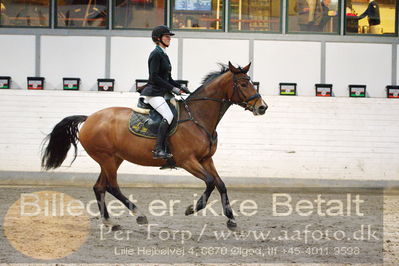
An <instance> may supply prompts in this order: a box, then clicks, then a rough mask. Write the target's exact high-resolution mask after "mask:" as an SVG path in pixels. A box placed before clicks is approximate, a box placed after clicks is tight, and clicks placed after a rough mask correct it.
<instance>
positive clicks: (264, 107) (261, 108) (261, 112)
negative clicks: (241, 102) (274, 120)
mask: <svg viewBox="0 0 399 266" xmlns="http://www.w3.org/2000/svg"><path fill="white" fill-rule="evenodd" d="M266 110H267V105H266V104H265V105H261V106H259V107H258V108H257V109H256V113H257V114H258V115H264V114H265V113H266Z"/></svg>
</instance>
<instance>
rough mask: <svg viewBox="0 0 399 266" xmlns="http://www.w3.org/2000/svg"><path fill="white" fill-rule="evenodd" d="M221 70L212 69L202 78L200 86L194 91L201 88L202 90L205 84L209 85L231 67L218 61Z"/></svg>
mask: <svg viewBox="0 0 399 266" xmlns="http://www.w3.org/2000/svg"><path fill="white" fill-rule="evenodd" d="M218 65H219V67H220V70H216V71H212V72H209V73H208V74H206V76H205V77H204V78H203V79H202V81H201V86H199V87H198V88H197V89H196V90H195V91H194V92H193V94H194V93H196V92H198V91H199V90H201V89H202V88H203V87H204V86H206V85H208V84H209V83H210V82H211V81H212V80H214V79H215V78H217V77H219V76H221V75H223V74H224V73H226V72H227V71H229V67H228V66H227V65H225V64H222V63H218Z"/></svg>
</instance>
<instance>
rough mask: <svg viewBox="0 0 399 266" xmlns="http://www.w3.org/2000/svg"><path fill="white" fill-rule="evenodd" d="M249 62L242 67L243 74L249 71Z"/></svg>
mask: <svg viewBox="0 0 399 266" xmlns="http://www.w3.org/2000/svg"><path fill="white" fill-rule="evenodd" d="M251 64H252V63H251V62H250V63H249V64H248V65H247V66H246V67H244V68H243V69H242V72H243V73H244V74H247V72H248V71H249V68H250V67H251Z"/></svg>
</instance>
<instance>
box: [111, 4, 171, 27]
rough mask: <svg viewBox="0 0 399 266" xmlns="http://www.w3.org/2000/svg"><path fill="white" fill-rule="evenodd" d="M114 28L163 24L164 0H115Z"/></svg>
mask: <svg viewBox="0 0 399 266" xmlns="http://www.w3.org/2000/svg"><path fill="white" fill-rule="evenodd" d="M114 4H115V6H114V16H113V17H114V28H131V29H132V28H153V27H155V26H157V25H163V24H165V1H164V0H116V1H115V2H114Z"/></svg>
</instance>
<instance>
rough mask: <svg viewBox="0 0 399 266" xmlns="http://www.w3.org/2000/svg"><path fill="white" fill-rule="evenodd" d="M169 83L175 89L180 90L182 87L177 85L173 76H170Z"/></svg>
mask: <svg viewBox="0 0 399 266" xmlns="http://www.w3.org/2000/svg"><path fill="white" fill-rule="evenodd" d="M169 83H170V84H172V85H173V86H174V87H177V88H180V87H181V85H180V84H179V83H177V82H176V81H175V80H174V79H172V75H171V74H169Z"/></svg>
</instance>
